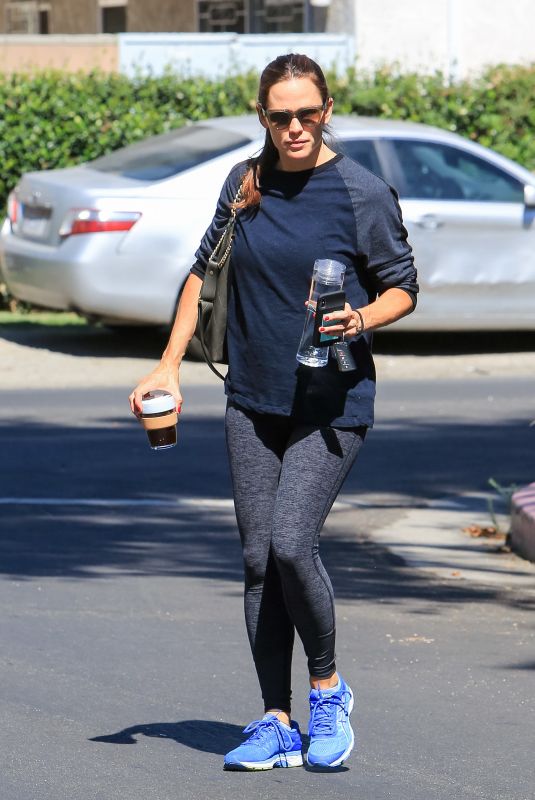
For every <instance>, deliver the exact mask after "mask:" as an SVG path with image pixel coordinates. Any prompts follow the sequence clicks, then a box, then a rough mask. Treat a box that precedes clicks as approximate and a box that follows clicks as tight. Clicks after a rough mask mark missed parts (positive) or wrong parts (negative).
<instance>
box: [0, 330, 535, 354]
mask: <svg viewBox="0 0 535 800" xmlns="http://www.w3.org/2000/svg"><path fill="white" fill-rule="evenodd" d="M0 338H4V339H6V340H8V341H11V342H15V343H18V344H22V345H25V346H26V347H33V348H36V349H46V350H52V351H54V352H59V353H66V354H69V355H77V356H98V357H102V356H108V357H113V356H121V357H130V358H159V357H160V355H161V352H162V350H163V348H164V347H165V344H166V342H167V332H166V331H165V330H163V329H162V328H151V327H147V328H137V329H134V330H131V329H125V330H121V329H120V328H119V329H116V330H110V329H108V328H105V327H98V326H92V325H87V326H75V325H72V326H66V327H54V326H50V327H46V326H43V325H31V324H26V325H21V326H18V325H0ZM374 351H375V352H376V353H382V354H389V355H422V356H429V355H434V354H437V355H439V354H440V355H462V354H475V353H522V352H533V351H535V331H533V332H532V331H500V332H496V333H495V332H480V331H476V332H452V333H450V332H442V331H438V332H420V333H408V332H404V331H386V330H384V331H383V330H382V331H378V332H377V333H375V335H374Z"/></svg>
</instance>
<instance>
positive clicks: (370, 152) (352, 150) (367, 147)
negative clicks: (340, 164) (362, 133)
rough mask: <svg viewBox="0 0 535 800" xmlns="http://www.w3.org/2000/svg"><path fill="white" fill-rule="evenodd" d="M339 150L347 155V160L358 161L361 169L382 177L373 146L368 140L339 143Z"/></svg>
mask: <svg viewBox="0 0 535 800" xmlns="http://www.w3.org/2000/svg"><path fill="white" fill-rule="evenodd" d="M340 149H341V150H342V152H344V153H345V154H346V155H348V156H349V158H352V159H353V160H354V161H358V163H359V164H362V166H363V167H366V169H369V170H370V172H373V173H375V175H379V177H381V178H383V177H384V176H383V171H382V169H381V165H380V164H379V159H378V158H377V153H376V152H375V146H374V144H373V142H372V141H371V140H370V139H350V140H347V141H344V142H341V148H340Z"/></svg>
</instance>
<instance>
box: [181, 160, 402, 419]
mask: <svg viewBox="0 0 535 800" xmlns="http://www.w3.org/2000/svg"><path fill="white" fill-rule="evenodd" d="M245 169H246V164H244V163H242V164H237V165H236V166H235V167H234V168H233V169H232V171H231V172H230V174H229V176H228V178H227V180H226V181H225V184H224V186H223V189H222V192H221V196H220V198H219V201H218V204H217V208H216V213H215V215H214V218H213V221H212V223H211V225H210V226H209V228H208V230H207V231H206V233H205V235H204V237H203V239H202V241H201V244H200V246H199V249H198V250H197V252H196V254H195V258H196V261H195V264H194V265H193V267H192V272H193V273H194V274H196V275H198V276H199V277H201V278H202V277H203V275H204V270H205V267H206V264H207V262H208V258H209V256H210V254H211V252H212V251H213V249H214V247H215V245H216V243H217V241H218V239H219V237H220V236H221V233H222V231H223V229H224V226H225V224H226V222H227V220H228V217H229V213H230V209H229V205H230V203H231V202H232V200H233V199H234V196H235V194H236V191H237V189H238V187H239V184H240V181H241V177H242V175H243V174H244V172H245ZM260 188H261V195H262V200H261V203H260V206H259V207H257V208H255V209H251V208H249V209H245V210H243V211H239V212H238V216H237V223H236V228H235V238H234V243H233V248H232V256H231V278H230V287H229V305H228V321H227V339H228V353H229V373H228V376H227V379H226V382H225V391H226V394H227V395H228V397H229V399H230V400H231V401H232V402H234V403H236V404H238V405H240V406H241V407H243V408H245V409H251V410H254V411H258V412H261V413H272V414H280V415H284V416H292V417H294V418H295V419H296V420H297V421H300V422H302V423H305V424H313V425H320V426H333V427H357V426H361V425H364V426H371V425H372V424H373V405H374V396H375V369H374V365H373V358H372V355H371V342H372V335H371V333H370V332H367V333H365V334H364V335H361V336H359V337H357V338H356V339H353V340H351V343H350V347H351V351H352V353H353V356H354V358H355V361H356V364H357V369H356V370H355V371H353V372H347V373H340V372H339V371H338V369H337V366H336V363H335V362H334V360H333V359H332V358H330V359H329V363H328V365H327V366H326V367H317V368H314V367H306V366H303V365H300V364H298V362H297V361H296V358H295V354H296V352H297V348H298V346H299V341H300V337H301V333H302V329H303V323H304V319H305V301H306V299H307V297H308V293H309V286H310V279H311V276H312V269H313V265H314V261H315V260H316V259H318V258H332V259H335V260H337V261H341V262H342V263H343V264H345V265H346V277H345V282H344V290H345V292H346V298H347V301H348V303H350V305H351V306H352V307H353V308H360V307H363V306H365V305H368V304H369V303H371V302H373V300H375V299H376V298H377V296H378V295H381V294H382V293H383V292H385V291H386V290H387V289H390V288H394V287H396V288H400V289H403V290H404V291H406V292H407V293H408V294H409V295H410V296H411V298H412V300H413V304H415V303H416V294H417V292H418V284H417V282H416V270H415V267H414V263H413V257H412V250H411V247H410V245H409V244H408V242H407V232H406V230H405V228H404V226H403V221H402V216H401V210H400V207H399V203H398V200H397V195H396V192H395V190H394V189H392V188H391V187H390V186H388V185H387V184H386V183H385V182H384V181H383V180H382V179H381V178H378V177H377V176H376V175H374V174H373V173H371V172H369V171H368V170H366V169H365V168H364V167H362V166H361V165H359V164H357V163H356V162H354V161H352V160H351V159H349V158H347V157H346V156H344V155H337V156H335V157H334V158H332V159H331V160H330V161H328V162H326V163H324V164H321V165H320V166H318V167H316V168H314V169H312V170H305V171H302V172H284V171H280V170H273V171H272V172H270V173H269V174H267V175H266V176H263V178H262V184H261V187H260Z"/></svg>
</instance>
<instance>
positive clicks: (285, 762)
mask: <svg viewBox="0 0 535 800" xmlns="http://www.w3.org/2000/svg"><path fill="white" fill-rule="evenodd" d="M302 766H303V754H302V753H287V754H286V755H285V756H283V757H282V758H281V756H280V755H276V756H273V758H268V759H266V761H241V762H240V763H239V764H225V765H224V769H228V770H235V771H244V772H258V771H261V770H265V769H274V768H276V767H302Z"/></svg>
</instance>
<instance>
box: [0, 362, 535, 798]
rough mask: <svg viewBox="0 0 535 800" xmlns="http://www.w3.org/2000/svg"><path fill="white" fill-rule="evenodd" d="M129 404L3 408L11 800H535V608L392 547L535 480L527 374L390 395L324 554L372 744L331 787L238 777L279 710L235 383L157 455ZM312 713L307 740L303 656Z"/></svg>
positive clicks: (1, 768)
mask: <svg viewBox="0 0 535 800" xmlns="http://www.w3.org/2000/svg"><path fill="white" fill-rule="evenodd" d="M129 389H130V387H129V386H125V387H124V389H119V388H117V389H109V390H90V389H84V390H79V389H70V390H69V389H65V390H63V391H57V390H54V389H51V390H48V391H33V392H28V391H20V390H13V391H6V392H3V393H2V400H3V402H2V404H1V406H0V437H1V438H0V485H1V490H0V574H1V579H0V604H1V609H2V613H1V616H0V628H1V632H0V639H1V641H2V648H1V651H0V675H1V678H0V696H1V702H2V725H1V726H0V797H1V798H2V800H63V798H65V799H67V798H68V800H115V798H125V797H127V798H129V800H171V798H180V800H201V798H202V800H204V798H207V797H210V798H214V800H226V799H227V798H229V800H230V798H235V797H236V796H240V795H243V796H245V795H246V796H247V797H250V798H253V800H256V799H257V798H258V800H260V799H261V798H272V797H274V796H277V797H283V798H284V797H289V796H293V797H294V798H295V799H296V800H300V798H303V799H304V798H307V800H308V799H309V798H323V797H325V798H348V800H349V798H351V799H353V798H364V797H365V798H370V799H371V798H373V800H383V798H395V800H446V799H447V800H451V798H455V800H469V799H470V800H472V798H474V799H475V798H482V799H483V798H484V800H532V798H533V797H534V794H535V788H534V779H533V753H532V749H533V748H532V745H533V729H534V722H535V718H534V708H533V697H534V694H535V692H534V689H535V681H534V670H535V656H534V642H535V628H534V622H533V610H534V608H535V593H530V592H527V593H524V594H520V593H517V592H511V591H502V590H500V589H497V588H496V587H491V586H484V585H472V584H470V583H466V582H465V583H451V582H450V583H448V582H441V581H439V580H436V579H433V578H432V577H430V576H429V575H428V574H427V573H422V572H421V571H418V570H414V569H411V568H408V567H406V566H404V565H403V564H402V563H400V561H399V559H397V558H395V557H394V556H392V555H391V554H389V553H388V552H387V551H385V550H383V549H381V547H379V546H378V545H377V544H375V543H374V541H373V531H374V529H376V528H379V527H381V526H382V525H384V524H385V521H389V520H392V521H395V519H396V518H399V516H400V514H402V513H403V510H401V511H400V505H404V504H405V505H406V506H407V507H410V506H411V505H412V504H415V503H418V502H420V501H421V500H422V499H425V498H433V497H442V496H444V495H449V494H451V495H452V496H453V495H455V494H456V493H459V492H465V491H470V490H482V489H485V488H487V481H488V478H489V477H494V478H496V479H497V480H498V481H499V482H500V483H502V484H504V485H508V484H509V483H511V482H516V483H522V482H525V481H528V480H533V474H534V472H535V470H534V456H533V454H534V438H535V428H533V427H529V422H530V421H531V420H532V419H533V417H534V416H535V413H534V402H533V389H532V382H531V381H530V380H528V379H526V378H524V379H522V378H518V379H515V380H496V379H490V378H485V377H481V378H480V379H478V380H476V381H472V382H466V381H455V380H448V381H440V380H433V381H429V382H426V381H422V380H420V381H419V382H417V383H412V382H403V381H389V382H383V384H382V386H381V387H380V394H379V402H378V418H379V420H380V422H379V424H378V425H377V427H376V429H375V430H374V431H373V433H372V434H371V435H370V436H369V438H368V441H367V443H366V447H365V450H364V451H363V454H362V457H361V459H360V463H358V465H357V466H356V467H355V469H354V471H353V473H352V474H351V476H350V478H349V480H348V482H347V484H346V486H345V489H344V493H345V496H351V497H355V496H360V497H361V498H363V503H362V507H360V508H356V509H355V510H354V511H351V512H350V513H348V512H347V510H346V511H341V510H339V511H334V512H333V514H332V515H331V518H330V520H329V522H328V524H327V527H326V531H325V535H324V540H323V545H322V546H323V551H324V559H325V562H326V564H327V566H328V569H329V570H330V573H331V575H332V579H333V583H334V586H335V592H336V594H337V598H338V630H339V637H338V661H339V666H340V669H341V671H342V673H343V674H344V676H345V678H346V680H348V682H350V683H351V685H352V686H353V687H354V689H355V690H356V694H357V702H356V710H355V712H354V717H353V718H354V721H355V724H356V726H357V727H358V736H359V749H358V751H357V752H356V753H355V754H354V755H353V756H352V758H351V759H350V760H349V761H348V762H347V766H346V767H344V768H342V769H341V770H340V771H338V772H336V773H335V774H328V775H326V774H323V773H313V772H310V771H307V770H304V769H294V770H284V771H283V770H273V771H271V772H266V773H262V774H254V775H249V774H241V773H225V772H223V771H222V768H221V767H222V756H223V754H224V753H225V752H226V751H227V750H228V749H230V748H232V747H233V746H235V745H236V744H237V743H238V742H239V741H240V731H241V729H242V727H243V726H245V725H246V724H247V723H248V722H249V721H250V720H251V719H254V718H256V717H257V716H258V715H259V714H260V711H261V709H260V705H259V702H258V692H257V687H256V681H255V677H254V674H253V669H252V665H251V659H250V655H249V651H248V645H247V641H246V636H245V631H244V626H243V621H242V600H241V561H240V552H239V546H238V542H237V535H236V531H235V522H234V517H233V511H232V505H231V499H230V485H229V480H228V476H227V471H226V457H225V452H224V440H223V431H222V424H221V423H222V420H221V417H222V413H223V408H224V400H223V397H222V392H221V389H220V387H213V386H202V387H201V386H197V387H196V386H191V387H189V389H187V390H186V391H185V411H184V415H183V418H182V421H181V423H180V433H179V436H180V445H179V447H177V448H176V449H174V450H172V451H168V452H165V453H152V452H150V451H149V449H148V447H147V445H146V443H145V440H144V434H143V432H142V431H141V429H140V428H139V427H138V425H137V423H136V422H135V420H133V419H131V418H130V417H129V415H128V412H127V405H126V396H127V394H128V391H129ZM294 674H295V677H294V697H295V708H294V716H295V718H296V719H298V721H299V722H300V723H301V725H302V726H303V727H304V728H305V730H306V724H307V709H306V699H307V698H306V676H305V659H304V655H303V653H302V651H301V647H300V646H297V647H296V653H295V659H294Z"/></svg>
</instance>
